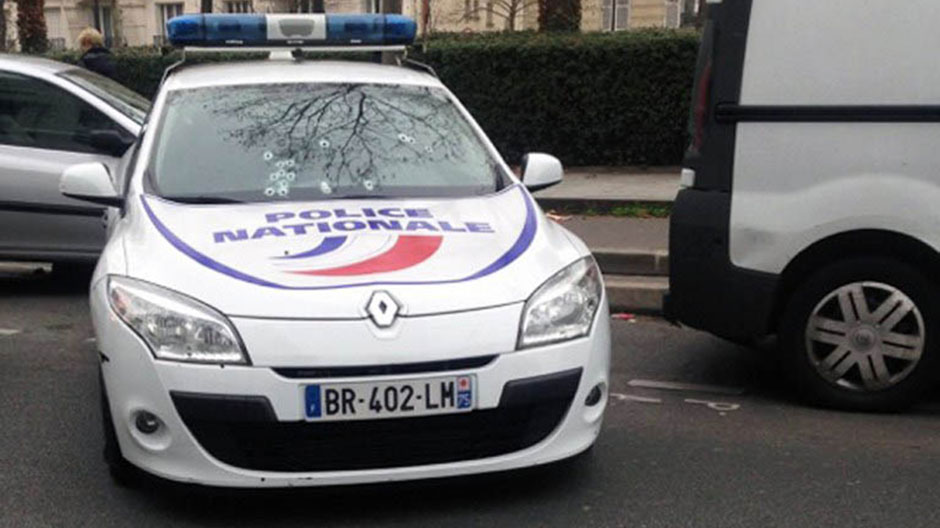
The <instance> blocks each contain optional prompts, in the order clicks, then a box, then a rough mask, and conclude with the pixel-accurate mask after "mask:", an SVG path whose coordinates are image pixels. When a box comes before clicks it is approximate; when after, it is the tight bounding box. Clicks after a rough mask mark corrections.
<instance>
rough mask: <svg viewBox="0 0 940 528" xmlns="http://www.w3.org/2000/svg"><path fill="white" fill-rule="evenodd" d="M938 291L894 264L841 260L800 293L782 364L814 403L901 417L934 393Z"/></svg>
mask: <svg viewBox="0 0 940 528" xmlns="http://www.w3.org/2000/svg"><path fill="white" fill-rule="evenodd" d="M938 317H940V311H938V288H937V286H936V285H935V284H934V283H933V282H932V281H930V280H929V279H927V278H926V277H925V276H924V275H923V274H922V273H920V272H919V271H918V270H916V269H915V268H913V267H911V266H909V265H907V264H905V263H903V262H900V261H897V260H894V259H890V258H875V257H872V258H856V259H850V260H845V261H841V262H837V263H835V264H832V265H830V266H828V267H826V268H823V269H822V270H820V271H819V272H817V273H816V274H814V275H812V276H811V277H810V278H809V279H808V280H807V281H806V282H804V283H803V285H802V286H800V287H799V289H798V290H797V291H796V292H795V293H794V295H793V297H792V298H791V300H790V302H789V303H788V305H787V307H786V309H785V312H784V315H783V319H782V322H781V328H780V338H781V346H782V347H783V358H784V359H785V361H786V362H787V363H788V370H789V372H790V375H791V377H792V378H793V381H794V382H795V385H796V387H797V389H798V392H799V395H800V396H801V397H803V398H804V399H807V400H808V401H809V402H810V403H814V404H817V405H822V406H825V407H834V408H839V409H847V410H855V411H896V410H900V409H903V408H905V407H908V406H910V405H911V404H912V403H914V402H915V401H916V400H917V399H918V398H919V397H920V396H921V395H922V394H923V393H924V391H925V390H927V389H928V388H929V386H930V384H931V382H932V380H933V376H934V373H935V372H936V367H937V362H938V352H937V351H936V350H935V349H934V348H935V343H936V342H937V333H938V327H937V324H938V323H937V318H938Z"/></svg>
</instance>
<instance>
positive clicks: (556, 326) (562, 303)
mask: <svg viewBox="0 0 940 528" xmlns="http://www.w3.org/2000/svg"><path fill="white" fill-rule="evenodd" d="M602 290H603V286H602V284H601V273H600V270H599V269H598V268H597V263H595V262H594V258H593V257H585V258H583V259H581V260H578V261H577V262H575V263H574V264H571V265H570V266H568V267H566V268H565V269H563V270H561V271H559V272H558V273H556V274H555V275H554V276H552V278H550V279H548V280H547V281H546V282H545V283H544V284H542V285H541V286H539V288H538V289H537V290H535V293H533V294H532V296H531V297H529V300H528V301H526V303H525V308H523V310H522V323H521V325H520V328H519V343H518V348H528V347H533V346H539V345H547V344H549V343H557V342H559V341H566V340H569V339H575V338H578V337H582V336H586V335H588V334H589V333H590V332H591V325H592V324H593V323H594V315H595V314H597V308H598V307H599V306H600V303H601V299H602V298H603V291H602Z"/></svg>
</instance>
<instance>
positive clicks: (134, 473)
mask: <svg viewBox="0 0 940 528" xmlns="http://www.w3.org/2000/svg"><path fill="white" fill-rule="evenodd" d="M98 382H99V387H100V389H101V425H102V429H103V432H104V461H105V463H106V464H107V465H108V472H109V473H110V474H111V479H112V480H114V482H115V483H116V484H118V485H119V486H121V487H125V488H134V487H136V486H137V485H138V484H139V482H140V479H141V476H142V472H141V471H140V470H139V469H137V468H136V467H134V465H133V464H131V463H130V462H128V461H127V459H125V458H124V455H122V454H121V445H120V444H119V443H118V438H117V432H116V431H115V430H114V420H113V419H112V417H111V405H110V403H109V402H108V393H107V391H106V390H105V386H104V377H103V376H102V375H101V374H100V372H99V376H98Z"/></svg>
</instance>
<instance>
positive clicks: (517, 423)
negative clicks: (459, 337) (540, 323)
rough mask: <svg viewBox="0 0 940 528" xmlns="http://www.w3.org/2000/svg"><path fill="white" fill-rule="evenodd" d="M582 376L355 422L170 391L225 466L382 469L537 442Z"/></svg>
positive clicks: (556, 377)
mask: <svg viewBox="0 0 940 528" xmlns="http://www.w3.org/2000/svg"><path fill="white" fill-rule="evenodd" d="M580 378H581V370H580V369H575V370H572V371H567V372H562V373H559V374H553V375H550V376H541V377H538V378H531V379H525V380H515V381H512V382H510V383H507V384H506V386H505V387H504V389H503V394H502V397H501V399H500V404H499V406H498V407H497V408H495V409H487V410H480V411H473V412H470V413H466V414H452V415H444V416H427V417H416V418H399V419H384V420H362V421H349V422H321V423H317V422H277V421H271V420H259V419H258V418H257V417H259V416H262V415H263V413H262V412H260V411H259V412H254V413H250V414H251V416H253V417H254V418H252V419H249V420H244V419H238V418H237V417H234V416H232V413H230V412H224V409H225V406H231V405H232V403H231V397H229V399H228V400H227V401H226V400H220V409H221V410H223V412H218V413H213V412H196V411H194V409H199V407H198V406H192V405H187V404H186V399H187V398H190V397H192V395H187V394H181V393H174V394H173V395H172V396H173V400H174V402H175V403H176V407H177V410H178V411H180V415H181V416H182V417H183V421H184V422H185V423H186V426H187V427H188V428H189V430H190V431H191V432H192V434H193V436H195V438H196V440H197V441H198V442H199V443H200V444H201V445H202V446H203V448H205V449H206V451H208V452H209V453H210V454H211V455H212V456H213V457H215V458H216V459H218V460H220V461H222V462H225V463H226V464H230V465H232V466H235V467H240V468H245V469H254V470H264V471H283V472H302V471H333V470H355V469H379V468H393V467H405V466H418V465H425V464H439V463H446V462H456V461H460V460H474V459H480V458H487V457H493V456H497V455H502V454H506V453H512V452H514V451H520V450H522V449H525V448H527V447H531V446H533V445H535V444H537V443H539V442H540V441H542V440H543V439H545V438H546V437H547V436H548V435H549V434H551V432H552V431H554V430H555V429H556V428H557V427H558V424H559V423H560V422H561V421H562V419H563V418H564V417H565V415H566V414H567V411H568V408H569V407H570V405H571V402H572V399H573V398H574V394H575V392H576V391H577V387H578V384H579V381H580ZM205 397H206V396H205V395H200V398H203V400H204V398H205ZM255 398H256V397H255ZM247 401H249V400H244V401H240V402H239V403H238V405H242V406H244V405H247V403H246V402H247ZM203 403H204V401H203ZM266 403H267V402H265V404H266ZM259 405H260V404H259ZM201 410H202V411H207V409H205V407H204V406H203V407H202V409H201Z"/></svg>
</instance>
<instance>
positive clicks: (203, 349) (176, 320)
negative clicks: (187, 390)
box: [108, 276, 249, 365]
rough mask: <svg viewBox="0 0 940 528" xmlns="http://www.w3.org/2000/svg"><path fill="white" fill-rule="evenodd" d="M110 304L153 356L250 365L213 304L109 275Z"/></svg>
mask: <svg viewBox="0 0 940 528" xmlns="http://www.w3.org/2000/svg"><path fill="white" fill-rule="evenodd" d="M108 300H109V302H110V303H111V309H112V310H114V313H116V314H117V315H118V317H120V318H121V320H123V321H124V322H125V323H127V325H128V326H130V327H131V329H133V330H134V331H135V332H137V334H138V335H139V336H140V337H141V339H143V340H144V342H146V343H147V346H149V347H150V350H151V351H152V352H153V355H154V356H156V358H157V359H166V360H170V361H186V362H192V363H230V364H243V365H244V364H248V363H249V360H248V354H247V353H246V352H245V348H244V346H243V345H242V342H241V339H239V337H238V333H237V332H236V331H235V329H234V328H233V327H232V324H231V323H230V322H229V321H228V319H226V318H225V316H224V315H222V314H220V313H219V312H218V311H216V310H214V309H213V308H211V307H209V306H207V305H205V304H203V303H201V302H199V301H197V300H195V299H192V298H190V297H186V296H185V295H182V294H180V293H177V292H174V291H171V290H168V289H166V288H161V287H159V286H156V285H154V284H150V283H147V282H143V281H139V280H134V279H130V278H127V277H119V276H111V277H109V278H108Z"/></svg>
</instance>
